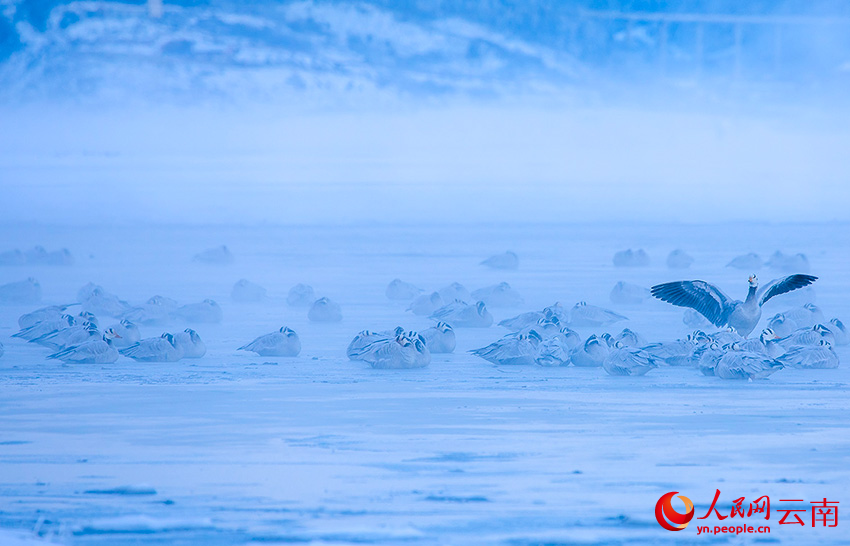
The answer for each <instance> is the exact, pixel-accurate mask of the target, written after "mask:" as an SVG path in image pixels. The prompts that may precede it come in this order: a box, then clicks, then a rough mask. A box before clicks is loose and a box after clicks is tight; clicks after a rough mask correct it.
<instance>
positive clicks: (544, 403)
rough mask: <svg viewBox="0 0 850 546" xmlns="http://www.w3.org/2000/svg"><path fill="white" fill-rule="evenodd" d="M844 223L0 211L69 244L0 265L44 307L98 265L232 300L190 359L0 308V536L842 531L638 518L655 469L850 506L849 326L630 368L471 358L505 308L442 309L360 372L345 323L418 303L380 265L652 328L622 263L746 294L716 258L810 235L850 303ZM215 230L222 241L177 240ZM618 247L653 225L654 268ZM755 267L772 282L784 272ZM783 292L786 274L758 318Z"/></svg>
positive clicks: (410, 537) (203, 329) (394, 272)
mask: <svg viewBox="0 0 850 546" xmlns="http://www.w3.org/2000/svg"><path fill="white" fill-rule="evenodd" d="M848 227H850V226H847V225H844V224H824V225H780V224H776V225H768V224H764V225H745V224H740V225H725V226H723V225H714V226H682V225H649V224H647V225H620V226H614V225H596V226H594V225H567V224H564V225H528V224H523V225H505V224H493V225H490V226H486V225H485V226H481V225H476V226H469V225H454V226H452V225H417V226H410V225H407V226H381V225H372V226H362V225H361V226H339V227H253V228H249V227H136V228H125V227H121V228H115V227H108V226H105V227H100V228H82V227H76V228H56V227H45V226H17V227H10V226H6V227H4V228H3V229H2V230H0V251H2V250H7V249H12V248H21V249H26V248H29V247H32V246H33V245H36V244H40V245H43V246H45V247H46V248H48V249H49V250H50V249H54V248H61V247H67V248H69V249H70V250H71V252H72V253H73V255H74V256H75V258H76V264H75V265H73V266H70V267H49V266H38V267H35V266H33V267H29V266H17V267H2V268H0V284H3V283H6V282H11V281H16V280H21V279H24V278H26V277H28V276H33V277H35V278H37V279H38V280H39V281H40V283H41V285H42V288H43V292H44V297H43V302H44V303H43V304H42V305H47V304H50V303H67V302H70V301H73V300H74V298H75V295H76V292H77V290H78V289H79V288H80V287H81V286H82V285H84V284H85V283H87V282H89V281H93V282H95V283H98V284H101V285H103V286H104V287H105V288H106V289H107V290H109V291H111V292H114V293H116V294H118V295H119V296H120V297H121V298H123V299H125V300H128V301H129V302H131V303H134V304H140V303H142V302H144V301H145V300H147V299H148V298H149V297H151V296H153V295H155V294H161V295H164V296H169V297H171V298H174V299H176V300H178V301H179V302H180V303H181V304H182V303H190V302H195V301H200V300H202V299H204V298H213V299H215V300H216V301H218V302H219V303H220V304H221V306H222V307H223V309H224V320H223V322H222V323H221V324H215V325H197V326H195V328H196V330H198V332H199V333H200V335H201V336H202V337H203V339H204V340H205V341H206V344H207V347H208V352H207V355H206V356H205V357H204V358H203V359H201V360H197V361H191V360H182V361H180V362H177V363H162V364H143V363H137V362H134V361H132V360H129V359H127V358H123V357H122V358H120V359H119V360H118V362H116V363H115V364H108V365H76V366H66V365H62V364H61V363H58V362H55V361H50V360H46V359H45V356H46V354H47V352H46V350H43V349H40V348H38V347H33V346H32V345H27V344H26V343H23V342H21V341H20V340H15V339H11V338H10V337H9V336H10V335H11V334H12V333H14V332H15V331H16V330H17V324H16V319H17V317H18V316H19V315H20V314H22V313H24V312H27V311H30V310H32V309H34V308H35V307H37V306H36V305H28V306H8V305H7V306H0V340H2V343H3V344H4V345H5V347H6V354H5V355H4V356H3V357H2V358H0V371H2V373H0V542H2V543H10V544H17V543H18V542H17V541H18V540H20V541H21V543H25V542H26V543H29V541H28V540H26V539H24V538H17V537H19V535H18V534H17V532H19V531H25V532H30V531H32V530H35V531H36V533H37V534H39V535H41V536H43V537H46V538H48V539H50V540H52V541H55V542H58V543H64V544H73V545H124V544H207V545H217V544H248V543H262V544H290V543H315V544H328V545H330V544H393V545H394V544H411V545H419V544H463V545H476V544H504V545H511V546H525V545H529V546H530V545H538V544H541V545H542V544H553V545H554V544H585V543H615V544H633V543H634V544H637V543H646V544H649V543H674V542H675V543H680V542H693V543H697V542H702V541H707V542H712V541H717V542H729V541H731V542H732V543H736V544H739V543H760V542H761V543H780V544H805V543H812V544H814V543H832V544H841V543H845V544H846V543H850V538H849V537H850V535H848V534H847V533H846V531H845V530H844V529H846V526H847V525H850V523H847V522H844V521H842V520H841V515H840V514H841V513H843V512H842V511H841V510H840V511H839V512H840V514H839V526H838V527H837V528H833V529H821V528H815V529H813V528H811V527H810V526H806V527H805V528H797V527H796V526H778V525H776V520H777V519H778V517H777V516H775V515H774V516H772V517H771V524H772V528H773V529H772V531H773V532H772V534H771V535H769V536H768V537H765V536H761V537H760V536H759V535H750V536H745V537H738V538H731V539H730V538H727V537H725V536H717V537H710V536H700V537H697V536H696V530H695V529H694V528H693V527H694V525H693V524H692V525H691V528H689V529H687V530H685V531H684V532H681V533H670V532H667V531H664V530H663V529H661V528H660V527H659V526H658V524H657V523H656V522H655V517H654V514H653V510H654V507H655V503H656V501H657V500H658V498H659V496H661V495H662V494H663V493H666V492H668V491H680V492H682V494H684V495H688V496H689V497H690V498H691V499H693V501H694V503H695V504H696V512H697V515H698V516H701V515H703V514H704V513H705V512H706V511H707V510H708V504H709V503H710V502H711V499H712V497H713V495H714V491H715V489H720V490H721V492H722V497H721V499H722V501H723V502H724V503H725V504H723V507H722V511H724V512H727V513H728V510H729V505H730V502H731V500H732V499H735V498H737V497H740V496H745V497H746V498H747V500H748V501H749V500H753V499H755V498H756V497H759V496H761V495H769V496H770V498H771V500H772V501H773V502H776V503H778V499H780V498H798V499H805V501H806V503H808V502H810V501H812V500H817V499H821V498H824V497H826V498H828V499H830V500H838V501H840V502H841V503H842V504H841V505H840V506H844V504H843V503H845V502H850V498H848V494H847V492H848V491H850V471H848V463H850V425H848V419H847V415H848V409H850V402H848V382H850V351H848V348H847V347H838V348H837V351H838V353H839V355H840V357H841V360H842V364H841V367H839V368H838V369H835V370H796V369H785V370H781V371H779V372H778V373H776V374H774V375H773V376H771V377H770V378H769V379H768V380H763V381H754V382H734V381H722V380H720V379H718V378H715V377H704V376H702V375H701V374H700V373H699V372H698V371H697V370H695V369H691V368H688V369H678V368H670V367H666V368H659V369H657V370H653V371H651V372H650V373H649V374H648V375H647V376H645V377H636V378H633V377H610V376H608V375H606V374H605V373H604V371H603V370H602V369H601V368H592V369H582V368H575V367H563V368H542V367H537V366H533V367H532V366H526V367H523V366H517V367H497V366H494V365H492V364H490V363H488V362H486V361H484V360H481V359H478V358H476V357H474V356H472V355H470V354H468V353H467V351H468V350H470V349H473V348H477V347H481V346H483V345H486V344H488V343H490V342H492V341H494V340H496V339H497V338H499V337H501V336H502V335H504V334H505V333H506V332H507V331H506V330H505V329H503V328H500V327H498V326H493V327H491V328H487V329H458V330H457V335H458V347H457V350H456V351H455V353H454V354H449V355H434V357H433V360H432V362H431V364H430V366H428V367H427V368H423V369H416V370H373V369H371V368H369V366H368V365H366V364H364V363H362V362H351V361H349V360H348V359H347V358H346V356H345V348H346V345H347V344H348V342H349V341H350V340H351V338H352V337H353V336H354V335H355V334H356V333H357V332H358V331H360V330H362V329H365V328H368V329H372V330H381V329H386V328H391V327H393V326H396V325H402V326H405V327H406V328H412V329H423V328H426V327H428V326H429V325H430V324H431V321H429V320H427V319H426V318H423V317H416V316H413V315H412V314H411V313H406V312H405V308H406V305H407V303H406V302H398V301H391V300H389V299H387V298H386V296H385V295H384V290H385V288H386V285H387V283H389V281H391V280H392V279H393V278H396V277H398V278H401V279H403V280H405V281H408V282H411V283H414V284H416V285H417V286H420V287H422V288H424V289H427V290H435V289H438V288H440V287H442V286H444V285H446V284H448V283H449V282H453V281H458V282H460V283H462V284H464V285H465V286H466V287H467V288H469V289H470V290H473V289H476V288H480V287H483V286H487V285H491V284H494V283H497V282H500V281H506V282H508V283H510V284H511V286H512V287H514V288H515V289H516V290H517V291H518V292H519V293H520V294H521V295H522V296H523V298H524V299H525V303H524V304H523V305H522V306H521V307H518V308H493V309H491V312H492V313H493V315H494V316H495V319H496V321H497V322H498V321H499V320H501V319H504V318H507V317H510V316H513V315H516V314H518V313H519V312H522V311H527V310H534V309H540V308H542V307H543V306H546V305H550V304H552V303H553V302H555V301H560V302H562V303H563V304H564V305H565V306H567V307H572V305H573V304H574V303H575V302H577V301H580V300H585V301H587V302H588V303H591V304H596V305H601V306H604V307H609V308H612V309H614V310H616V311H618V312H620V313H622V314H624V315H626V316H628V317H629V319H630V320H629V321H628V322H624V323H619V324H617V325H615V328H612V330H616V331H619V330H620V329H621V328H622V327H623V326H628V327H630V328H632V329H634V330H636V331H638V332H639V333H641V334H642V335H644V337H646V338H647V339H649V340H651V341H659V340H672V339H676V338H678V337H682V336H684V335H685V334H686V333H688V332H689V331H691V328H688V327H687V326H685V325H684V324H683V323H682V310H681V309H678V308H674V307H672V306H669V305H666V304H663V303H661V302H657V301H648V302H645V303H643V304H640V305H631V306H626V305H615V304H613V303H611V302H610V300H609V297H608V294H609V292H610V290H611V288H612V287H613V286H614V284H615V283H616V282H617V281H621V280H623V281H628V282H632V283H636V284H639V285H642V286H650V285H652V284H655V283H657V282H663V281H668V280H677V279H686V278H702V279H705V280H709V281H712V282H715V283H717V284H718V285H719V286H721V287H722V288H723V289H724V290H725V291H726V292H727V293H728V294H729V295H730V296H732V297H735V298H742V297H743V296H744V295H745V294H746V279H747V275H748V274H749V273H750V272H749V271H740V270H736V269H732V268H726V267H724V266H725V265H726V263H728V262H729V260H731V259H732V258H733V257H734V256H737V255H739V254H744V253H746V252H750V251H755V252H757V253H759V254H760V255H761V256H762V257H763V258H767V257H768V256H770V254H771V253H773V252H774V251H775V250H777V249H780V250H783V251H785V252H787V253H792V254H793V253H796V252H804V253H806V255H807V256H808V259H809V261H810V263H811V273H812V274H815V275H818V276H819V277H820V279H819V280H818V281H817V283H816V284H815V293H816V298H817V299H816V303H817V304H818V305H819V306H820V307H821V308H822V309H823V310H824V313H825V315H826V317H827V318H830V317H839V318H841V319H843V320H845V322H846V321H847V320H848V319H850V277H848V275H847V271H848V266H850V252H848V251H850V229H848ZM221 244H226V245H227V246H228V247H229V248H230V250H231V251H232V252H233V255H234V258H235V261H234V263H233V264H230V265H204V264H199V263H195V262H193V261H192V256H193V255H194V254H196V253H198V252H200V251H202V250H204V249H206V248H210V247H215V246H218V245H221ZM626 248H644V249H645V250H646V251H647V253H648V254H649V256H650V258H651V260H652V263H651V265H650V266H649V267H644V268H615V267H614V266H613V265H612V259H611V258H612V256H613V254H614V252H616V251H619V250H623V249H626ZM675 248H683V249H684V250H686V251H687V252H688V253H689V254H690V255H691V256H693V257H694V258H695V262H694V264H693V266H692V267H691V268H690V269H687V270H670V269H667V267H666V265H665V259H666V257H667V254H668V253H669V252H670V251H671V250H673V249H675ZM505 250H513V251H515V252H516V253H517V254H518V255H519V257H520V265H519V269H517V270H515V271H495V270H489V269H486V268H484V267H483V266H481V265H479V262H480V261H481V260H482V259H484V258H486V257H488V256H490V255H493V254H496V253H499V252H503V251H505ZM758 273H759V275H760V277H761V279H762V282H766V281H768V280H769V279H771V278H774V277H778V276H780V275H782V273H779V272H772V271H770V270H769V269H764V270H762V271H758ZM240 278H247V279H249V280H251V281H253V282H256V283H258V284H260V285H262V286H264V287H265V288H267V290H268V293H269V300H268V301H267V302H264V303H260V304H237V303H234V302H232V301H231V300H230V296H229V295H230V290H231V288H232V286H233V284H234V283H235V282H236V281H237V280H238V279H240ZM299 282H303V283H307V284H310V285H312V286H313V287H314V288H315V289H316V293H317V296H328V297H330V298H331V299H333V300H335V301H338V302H339V303H340V305H341V306H342V313H343V321H342V322H340V323H335V324H316V323H311V322H309V321H308V320H307V317H306V314H307V312H306V309H305V308H293V307H288V306H287V305H286V303H285V298H286V294H287V291H288V290H289V288H290V287H291V286H292V285H294V284H296V283H299ZM783 298H784V299H783ZM798 303H799V301H798V300H797V299H795V296H794V295H789V296H786V297H778V298H776V299H775V300H773V301H771V302H770V303H769V304H768V306H766V308H765V313H764V315H765V317H769V316H770V315H772V314H773V313H775V312H777V311H779V310H782V309H784V308H787V307H790V306H793V305H796V304H798ZM764 320H765V319H764V318H763V321H764ZM108 324H110V319H109V318H107V317H102V318H101V325H102V326H104V325H108ZM283 325H286V326H289V327H291V328H293V329H295V330H296V331H297V332H298V333H299V335H300V337H301V341H302V345H303V350H302V352H301V355H300V356H299V357H296V358H270V357H257V356H254V355H252V354H246V353H242V352H238V351H236V348H237V347H239V346H241V345H243V344H244V343H246V342H248V341H250V340H251V339H253V338H254V337H256V336H257V335H260V334H263V333H267V332H270V331H273V330H276V329H278V328H280V327H281V326H283ZM185 326H187V325H184V324H178V323H174V324H171V325H169V326H168V327H166V328H163V327H142V334H143V337H148V336H156V335H159V334H160V333H161V332H162V331H163V330H164V329H169V330H173V331H180V330H182V329H183V328H184V327H185ZM760 327H762V326H761V325H760ZM758 331H759V330H756V332H758ZM591 332H593V330H590V329H582V330H580V333H581V334H582V335H583V336H586V335H588V334H589V333H591ZM712 521H715V520H712ZM712 524H713V523H712ZM792 527H793V528H792ZM12 532H14V533H16V534H15V535H12V534H8V533H12ZM13 536H14V537H15V538H13ZM33 536H34V535H33ZM4 541H5V542H4Z"/></svg>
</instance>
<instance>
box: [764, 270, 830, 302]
mask: <svg viewBox="0 0 850 546" xmlns="http://www.w3.org/2000/svg"><path fill="white" fill-rule="evenodd" d="M816 280H818V278H817V277H815V276H812V275H790V276H788V277H785V278H783V279H774V280H772V281H770V282H769V283H767V284H766V285H765V286H764V288H762V289H761V290H759V293H760V295H761V299H760V300H759V305H764V304H765V302H766V301H767V300H769V299H770V298H772V297H773V296H778V295H780V294H785V293H786V292H791V291H792V290H797V289H798V288H803V287H804V286H809V285H810V284H812V283H813V282H815V281H816Z"/></svg>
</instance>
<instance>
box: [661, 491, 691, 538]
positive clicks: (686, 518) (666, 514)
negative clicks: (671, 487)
mask: <svg viewBox="0 0 850 546" xmlns="http://www.w3.org/2000/svg"><path fill="white" fill-rule="evenodd" d="M676 493H678V491H670V492H669V493H665V494H664V495H661V498H660V499H658V502H657V503H655V519H657V520H658V524H659V525H660V526H662V527H664V528H665V529H667V530H668V531H681V530H682V529H684V528H685V527H687V526H688V523H690V522H691V520H692V519H694V503H692V502H691V499H689V498H688V497H686V496H684V495H676ZM674 495H676V496H678V497H679V498H680V499H681V500H682V502H683V503H685V513H684V514H682V513H680V512H677V511H676V510H675V509H674V508H673V504H672V501H673V496H674Z"/></svg>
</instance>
